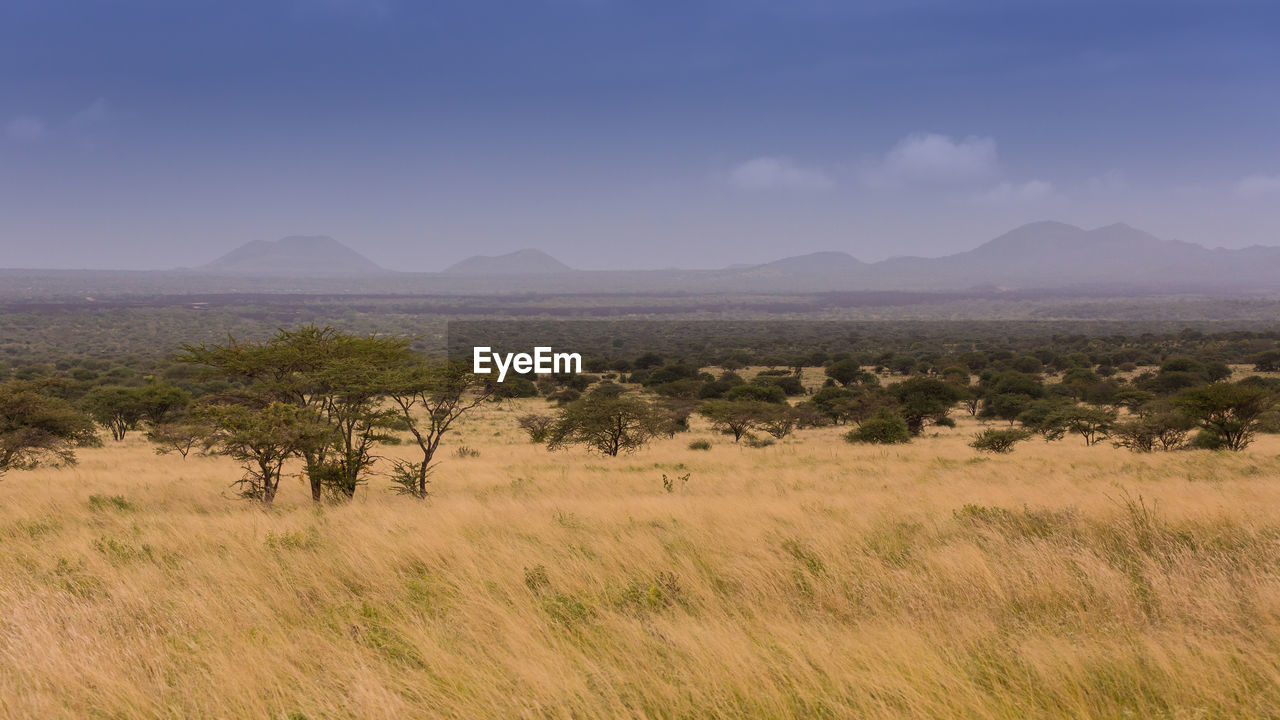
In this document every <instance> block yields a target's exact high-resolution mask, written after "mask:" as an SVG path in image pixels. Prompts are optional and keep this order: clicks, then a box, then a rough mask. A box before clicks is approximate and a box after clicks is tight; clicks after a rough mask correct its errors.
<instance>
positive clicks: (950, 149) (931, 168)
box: [862, 133, 1000, 187]
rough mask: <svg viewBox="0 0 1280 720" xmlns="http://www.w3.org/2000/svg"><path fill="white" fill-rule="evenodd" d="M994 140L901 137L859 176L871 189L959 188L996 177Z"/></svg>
mask: <svg viewBox="0 0 1280 720" xmlns="http://www.w3.org/2000/svg"><path fill="white" fill-rule="evenodd" d="M999 171H1000V166H999V161H998V158H997V156H996V141H995V140H993V139H991V138H983V137H967V138H965V139H963V140H954V139H952V138H950V137H948V136H946V135H938V134H936V133H916V134H913V135H908V136H907V137H905V138H903V139H902V140H901V141H900V142H899V143H898V144H897V145H895V146H894V147H893V148H892V149H891V150H889V152H888V153H886V154H885V156H884V158H883V159H882V160H881V161H880V162H879V163H877V164H876V165H875V166H873V167H871V168H868V169H867V170H866V171H865V172H864V173H863V175H862V177H863V181H864V182H865V183H867V184H869V185H873V186H881V187H883V186H897V185H912V184H929V185H960V184H969V183H974V182H979V181H982V180H987V179H990V178H992V177H995V176H996V175H998V174H999Z"/></svg>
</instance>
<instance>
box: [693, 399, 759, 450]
mask: <svg viewBox="0 0 1280 720" xmlns="http://www.w3.org/2000/svg"><path fill="white" fill-rule="evenodd" d="M778 409H779V406H777V405H774V404H773V403H767V402H760V401H758V400H708V401H707V402H706V403H705V404H703V406H702V407H701V408H699V409H698V412H699V413H700V414H701V415H702V416H703V417H705V418H707V419H708V420H710V421H711V427H712V428H714V429H715V430H716V431H718V432H723V433H728V434H731V435H733V441H734V442H738V441H739V440H741V439H742V436H743V435H746V434H747V433H749V432H751V431H752V430H754V429H756V428H758V427H760V426H761V425H762V424H763V423H765V422H767V421H768V420H769V418H771V417H773V416H774V414H775V412H776V411H777V410H778Z"/></svg>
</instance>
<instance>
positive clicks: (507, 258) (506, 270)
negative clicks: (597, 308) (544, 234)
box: [444, 249, 574, 275]
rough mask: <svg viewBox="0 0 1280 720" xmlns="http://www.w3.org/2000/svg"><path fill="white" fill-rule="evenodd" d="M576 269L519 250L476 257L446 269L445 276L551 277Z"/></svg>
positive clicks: (549, 258)
mask: <svg viewBox="0 0 1280 720" xmlns="http://www.w3.org/2000/svg"><path fill="white" fill-rule="evenodd" d="M567 272H574V269H573V268H571V267H569V266H568V265H565V264H564V263H562V262H560V261H559V260H557V259H555V258H553V257H551V256H550V255H548V254H546V253H544V252H542V251H541V250H533V249H525V250H517V251H515V252H512V253H507V254H505V255H475V256H472V257H469V258H467V259H466V260H463V261H461V262H458V263H455V264H453V265H450V266H449V267H448V268H446V269H445V271H444V274H445V275H550V274H558V273H567Z"/></svg>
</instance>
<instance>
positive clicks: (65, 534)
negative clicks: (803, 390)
mask: <svg viewBox="0 0 1280 720" xmlns="http://www.w3.org/2000/svg"><path fill="white" fill-rule="evenodd" d="M530 403H531V404H532V406H538V407H541V406H544V403H541V402H540V401H528V402H527V403H515V404H512V405H508V406H504V407H493V408H489V409H486V410H485V412H484V414H483V415H480V416H477V417H475V418H473V419H471V420H470V421H469V422H467V423H466V425H465V426H464V427H463V428H462V429H461V431H460V434H459V435H458V436H457V437H455V438H453V439H452V440H451V444H450V447H448V448H446V452H447V453H448V457H447V458H446V459H445V462H444V463H443V464H442V465H441V466H440V468H439V470H438V472H437V473H436V474H435V475H434V478H433V479H434V488H435V494H434V496H433V497H432V498H431V499H430V500H428V501H426V502H417V501H414V500H411V499H408V498H404V497H400V496H396V495H394V494H392V493H391V492H390V491H389V490H388V489H387V488H388V484H387V483H386V482H385V481H381V480H376V481H375V482H374V483H373V484H371V486H370V487H368V488H366V489H364V490H362V491H361V493H360V495H359V496H358V498H357V500H356V501H355V502H354V503H351V504H348V505H341V506H330V507H324V508H321V509H316V508H313V507H311V505H310V502H309V500H308V499H307V498H308V496H307V493H306V491H305V489H304V488H303V487H302V484H301V482H300V481H298V480H289V481H287V483H286V485H285V486H284V487H283V488H282V490H281V496H280V499H279V500H278V502H277V507H275V508H274V509H271V510H265V511H264V510H262V509H259V508H257V507H254V506H252V505H250V504H248V503H245V502H243V501H240V500H237V499H235V498H234V497H233V494H232V492H231V491H230V489H229V488H228V486H229V484H230V482H231V481H232V480H234V479H235V477H236V476H237V472H238V471H237V468H236V466H235V465H234V464H233V463H231V462H230V461H228V460H226V459H223V458H209V457H195V456H193V457H191V458H190V459H188V460H185V461H184V460H182V459H181V458H179V457H177V456H164V457H157V456H155V455H154V454H153V453H152V451H151V449H150V447H149V446H147V445H146V444H145V443H144V441H143V440H142V439H141V438H139V437H137V436H133V437H131V438H129V439H127V440H126V441H125V442H124V443H122V444H111V443H108V446H107V447H105V448H102V449H93V450H86V451H83V452H82V453H81V462H80V465H79V466H77V467H75V468H71V469H65V470H37V471H33V472H15V473H11V474H10V475H8V476H6V477H5V478H4V479H3V481H0V497H2V498H3V501H2V502H0V715H3V716H4V717H14V718H36V717H39V718H58V717H76V718H81V717H85V718H92V717H103V718H150V717H169V718H185V717H215V718H304V717H305V718H313V719H314V718H406V717H445V718H480V717H539V718H541V717H550V718H560V717H699V718H702V717H832V718H846V717H859V718H877V717H913V718H918V717H977V718H1026V717H1084V718H1112V717H1116V718H1119V717H1135V718H1240V717H1278V716H1280V515H1277V513H1276V508H1277V507H1280V437H1276V436H1262V437H1261V438H1260V439H1259V441H1258V442H1257V443H1256V444H1255V445H1254V446H1253V447H1251V448H1250V449H1249V450H1248V451H1246V452H1244V453H1241V454H1237V455H1225V454H1215V453H1208V452H1202V451H1197V452H1182V453H1170V454H1151V455H1134V454H1131V453H1128V452H1127V451H1124V450H1118V449H1114V448H1110V447H1106V446H1099V447H1094V448H1086V447H1084V446H1083V444H1082V443H1081V442H1080V441H1079V440H1078V439H1068V440H1066V441H1063V442H1060V443H1054V444H1045V443H1042V442H1040V441H1038V440H1037V441H1033V442H1028V443H1026V444H1025V445H1022V446H1019V448H1018V450H1017V452H1016V453H1015V454H1013V455H1011V456H998V457H977V456H975V453H974V452H973V450H971V449H970V448H968V447H967V446H966V442H967V441H968V439H969V438H970V437H971V435H972V434H973V432H974V431H975V429H976V428H975V423H973V422H972V421H969V420H965V421H962V423H961V426H960V427H959V428H957V429H955V430H941V431H940V433H939V434H937V435H934V436H930V437H925V438H923V439H921V440H918V441H917V442H915V443H913V444H911V445H908V446H896V447H892V448H889V449H884V448H874V447H856V446H851V445H848V444H847V443H845V442H843V441H842V440H840V438H839V432H840V430H839V429H834V428H833V429H822V430H811V431H804V432H801V433H799V434H797V435H796V436H793V437H791V438H788V439H786V440H784V441H782V442H780V443H778V444H777V445H774V446H772V447H768V448H762V449H751V448H745V447H738V446H735V445H733V444H732V443H731V442H729V441H728V440H726V439H724V438H723V437H721V436H715V435H712V434H711V433H710V432H709V431H708V430H706V429H705V428H702V427H698V428H696V429H695V431H694V432H693V433H690V434H685V435H682V436H678V437H677V438H675V439H672V440H665V439H664V440H661V441H659V442H657V443H655V444H653V445H651V446H650V447H649V448H648V449H646V450H644V451H642V452H640V453H638V454H635V455H632V456H629V457H620V458H617V459H609V458H600V457H595V456H590V455H587V454H585V453H583V452H581V451H576V450H575V451H568V452H561V453H557V454H550V453H548V452H547V451H546V450H544V449H542V448H540V447H538V446H534V445H531V444H529V443H528V442H527V440H526V439H525V438H524V436H523V435H522V434H521V433H520V432H519V431H518V430H517V429H516V428H515V423H514V417H515V415H516V414H518V413H520V412H526V411H528V409H529V408H530V407H531V405H530ZM696 438H707V439H710V440H711V442H712V443H713V447H712V449H711V450H709V451H694V450H690V449H688V448H687V445H688V443H689V442H690V440H693V439H696ZM463 444H465V445H466V446H468V447H470V448H472V449H474V450H476V451H478V453H479V454H478V456H473V457H458V456H455V455H454V454H453V450H454V449H455V448H456V447H458V446H459V445H463ZM664 475H665V476H666V477H667V479H668V480H669V481H670V485H671V491H670V492H668V491H667V489H665V488H664V484H663V476H664ZM684 476H688V479H687V480H682V478H683V477H684Z"/></svg>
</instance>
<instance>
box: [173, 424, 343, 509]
mask: <svg viewBox="0 0 1280 720" xmlns="http://www.w3.org/2000/svg"><path fill="white" fill-rule="evenodd" d="M198 417H200V419H201V420H202V421H203V422H204V423H205V424H206V426H207V427H208V428H209V435H208V438H209V443H210V446H211V447H216V448H218V450H219V451H220V452H222V453H223V454H226V455H228V456H230V457H231V458H233V459H235V460H236V461H237V462H239V463H240V464H241V465H242V466H243V468H244V475H243V476H242V477H241V478H240V479H239V480H238V481H236V484H237V485H239V486H240V488H241V490H240V494H241V496H242V497H245V498H249V499H251V500H257V501H258V502H261V503H263V504H264V505H270V504H271V503H272V502H274V501H275V499H276V491H277V490H279V488H280V473H281V471H282V469H283V467H284V463H285V461H286V460H288V459H289V458H291V457H295V456H299V455H302V454H304V453H305V452H306V451H307V450H308V449H310V448H314V447H315V446H316V445H318V444H322V443H324V442H327V441H328V436H329V435H330V433H331V429H330V428H329V426H328V424H327V423H325V422H324V420H323V419H322V418H321V417H320V416H319V415H318V414H317V413H316V412H315V411H314V410H311V409H309V408H300V407H297V406H296V405H288V404H285V403H282V402H272V403H269V404H268V405H266V406H264V407H257V408H255V407H251V406H248V405H244V404H236V405H206V406H203V407H202V408H200V409H199V410H198Z"/></svg>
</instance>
